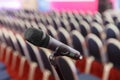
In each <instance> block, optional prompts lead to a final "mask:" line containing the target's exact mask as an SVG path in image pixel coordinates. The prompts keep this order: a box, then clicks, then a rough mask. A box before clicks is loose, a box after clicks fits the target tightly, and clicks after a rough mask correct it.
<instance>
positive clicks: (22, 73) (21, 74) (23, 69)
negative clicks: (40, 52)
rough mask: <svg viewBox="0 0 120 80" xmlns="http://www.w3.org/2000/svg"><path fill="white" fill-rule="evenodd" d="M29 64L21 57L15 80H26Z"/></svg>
mask: <svg viewBox="0 0 120 80" xmlns="http://www.w3.org/2000/svg"><path fill="white" fill-rule="evenodd" d="M30 67H31V66H30V62H29V61H28V60H27V59H26V58H25V57H23V56H22V57H21V61H20V67H19V70H18V77H17V78H16V79H18V80H28V78H29V73H30Z"/></svg>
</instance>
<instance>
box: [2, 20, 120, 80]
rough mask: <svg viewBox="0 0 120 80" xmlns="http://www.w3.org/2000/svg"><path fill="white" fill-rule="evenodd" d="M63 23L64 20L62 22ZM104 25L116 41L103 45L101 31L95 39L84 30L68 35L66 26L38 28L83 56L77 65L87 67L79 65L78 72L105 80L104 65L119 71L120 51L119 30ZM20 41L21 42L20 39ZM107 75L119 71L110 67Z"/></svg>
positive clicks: (111, 25)
mask: <svg viewBox="0 0 120 80" xmlns="http://www.w3.org/2000/svg"><path fill="white" fill-rule="evenodd" d="M62 20H63V19H62ZM85 21H86V20H85ZM85 21H83V22H81V23H82V24H83V25H84V24H86V22H85ZM63 22H64V20H63ZM84 22H85V23H84ZM28 23H29V21H28ZM106 23H107V25H109V26H110V30H108V33H109V32H110V35H111V29H112V30H113V34H112V35H113V36H112V38H116V39H108V40H107V41H106V40H105V41H104V40H103V42H104V44H103V43H102V41H101V40H100V39H99V38H100V37H104V36H105V35H103V34H101V32H102V31H100V35H99V36H100V37H99V36H98V37H97V36H96V35H94V34H91V33H90V32H89V31H88V33H87V34H86V33H85V32H87V30H84V28H83V29H82V30H83V31H82V32H81V33H80V31H79V29H75V30H73V29H74V28H73V29H72V32H70V34H69V33H68V31H67V30H70V28H69V27H66V26H65V27H64V26H63V27H64V28H61V27H60V28H58V29H57V30H55V29H56V28H54V27H53V26H47V27H43V26H44V25H43V24H41V23H40V24H41V25H42V27H41V26H40V28H42V29H43V30H44V31H45V32H47V33H48V34H50V35H51V36H53V37H54V38H56V39H58V40H60V41H61V42H63V43H65V44H67V45H70V46H72V47H74V48H75V49H77V50H79V51H80V52H81V53H82V54H83V55H84V56H85V59H83V60H82V61H78V65H79V64H81V65H83V64H87V65H84V66H81V65H79V66H78V67H77V68H78V69H80V72H81V68H82V71H83V72H86V73H90V70H92V71H93V72H92V73H93V74H94V75H95V76H97V77H99V78H102V79H103V78H104V80H107V79H108V78H109V76H107V77H105V76H102V75H104V74H103V72H102V71H104V70H103V69H105V68H106V66H105V64H106V65H108V62H112V63H113V64H114V66H115V67H116V68H118V69H119V56H118V55H119V51H120V48H119V44H120V43H119V30H118V29H117V31H116V30H115V28H114V27H116V26H114V25H113V24H108V22H106ZM87 24H89V23H88V22H87ZM94 25H95V26H96V28H97V30H98V31H99V30H101V28H100V27H101V25H100V26H99V24H97V23H94ZM105 25H106V24H105ZM107 25H106V26H107ZM8 26H9V24H8ZM88 26H89V25H88ZM98 26H99V28H98ZM5 27H6V26H5ZM22 27H23V26H22ZM28 27H30V26H28ZM28 27H27V28H28ZM31 27H35V28H39V27H37V26H31ZM83 27H84V26H83ZM19 28H20V27H19ZM85 29H86V28H85ZM103 29H104V28H103ZM106 29H107V28H106ZM13 30H14V28H13ZM91 30H92V32H94V33H95V34H97V32H96V30H95V29H94V28H91ZM114 30H115V31H114ZM1 31H3V33H6V32H7V31H6V32H4V31H5V30H4V29H3V30H1ZM116 32H117V36H118V37H116ZM114 33H115V34H114ZM81 34H82V35H81ZM114 35H115V37H114ZM83 36H84V37H83ZM85 36H86V37H85ZM110 37H111V36H110ZM1 39H2V38H1ZM19 39H20V38H19ZM20 40H22V38H21V39H20ZM3 41H5V40H3ZM6 42H8V41H6ZM23 42H24V41H23ZM23 42H22V43H21V42H20V43H19V44H23ZM106 43H107V44H106ZM8 44H10V43H9V42H8ZM93 44H94V45H93ZM27 46H28V48H29V50H30V51H29V52H32V51H31V50H32V49H33V47H32V48H31V47H30V46H31V45H29V44H27ZM22 47H23V48H24V46H21V48H22ZM18 50H19V49H18ZM23 50H24V49H21V50H20V51H22V52H21V53H22V54H23V55H25V54H26V52H25V54H24V51H23ZM35 51H36V50H35ZM33 55H34V54H32V55H31V57H32V56H33ZM106 55H107V56H106ZM25 56H27V58H28V59H32V60H33V61H37V60H36V59H35V56H33V57H32V58H30V57H29V56H28V54H26V55H25ZM91 56H94V58H95V59H93V58H91ZM113 56H114V58H113ZM107 57H108V58H107ZM85 60H88V62H86V61H85ZM90 60H91V61H90ZM81 62H82V63H81ZM88 64H89V65H91V67H89V68H88V67H87V66H88ZM94 64H96V65H97V64H98V66H100V65H101V66H100V67H98V68H95V67H96V65H94ZM97 70H100V71H99V73H96V71H97ZM111 70H113V72H112V73H111ZM114 72H116V73H114ZM92 73H90V74H92ZM106 73H107V72H106ZM108 73H110V74H113V73H114V74H116V75H115V76H117V75H119V70H117V69H115V70H114V68H113V67H112V66H111V65H110V67H109V70H108ZM108 73H107V74H105V75H108ZM87 76H88V75H87ZM115 76H112V79H113V80H114V77H115ZM80 78H81V77H80ZM106 78H107V79H106ZM116 78H117V79H118V80H119V76H117V77H116ZM110 79H111V78H110Z"/></svg>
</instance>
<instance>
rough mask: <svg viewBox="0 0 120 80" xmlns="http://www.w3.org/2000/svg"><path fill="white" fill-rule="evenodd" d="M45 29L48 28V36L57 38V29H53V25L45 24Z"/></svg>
mask: <svg viewBox="0 0 120 80" xmlns="http://www.w3.org/2000/svg"><path fill="white" fill-rule="evenodd" d="M47 30H48V31H47V32H48V34H49V35H50V36H52V37H53V38H55V39H58V36H57V31H56V30H55V29H54V27H53V26H51V25H49V26H47Z"/></svg>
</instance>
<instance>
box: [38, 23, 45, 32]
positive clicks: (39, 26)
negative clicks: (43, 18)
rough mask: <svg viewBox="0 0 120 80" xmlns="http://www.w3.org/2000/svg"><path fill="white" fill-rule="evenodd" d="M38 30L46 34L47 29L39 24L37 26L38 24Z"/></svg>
mask: <svg viewBox="0 0 120 80" xmlns="http://www.w3.org/2000/svg"><path fill="white" fill-rule="evenodd" d="M38 28H39V29H41V30H42V31H44V32H46V33H47V28H46V27H45V25H44V24H42V23H39V24H38Z"/></svg>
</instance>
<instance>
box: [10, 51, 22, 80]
mask: <svg viewBox="0 0 120 80" xmlns="http://www.w3.org/2000/svg"><path fill="white" fill-rule="evenodd" d="M13 54H14V56H13V60H12V66H11V69H10V70H9V74H10V75H11V78H13V79H16V78H18V77H19V69H20V66H21V65H20V62H21V56H20V54H19V53H18V52H14V53H13Z"/></svg>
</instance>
